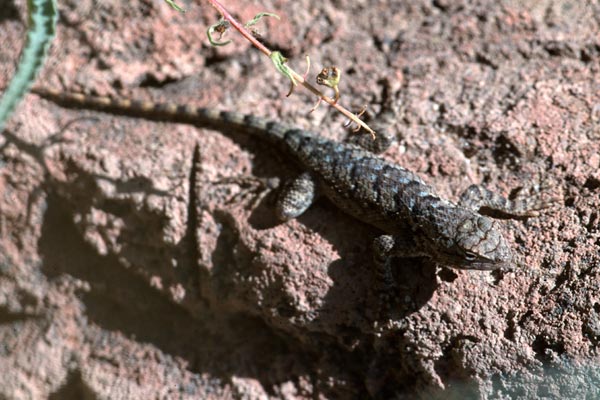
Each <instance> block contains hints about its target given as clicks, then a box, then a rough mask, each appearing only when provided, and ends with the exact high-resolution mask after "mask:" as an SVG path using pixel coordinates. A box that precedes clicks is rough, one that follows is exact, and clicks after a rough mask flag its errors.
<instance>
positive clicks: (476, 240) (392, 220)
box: [33, 88, 548, 288]
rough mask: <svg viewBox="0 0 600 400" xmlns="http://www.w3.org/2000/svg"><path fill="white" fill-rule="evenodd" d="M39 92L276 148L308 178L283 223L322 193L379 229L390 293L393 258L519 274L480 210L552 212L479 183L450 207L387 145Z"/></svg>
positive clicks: (171, 108) (279, 208)
mask: <svg viewBox="0 0 600 400" xmlns="http://www.w3.org/2000/svg"><path fill="white" fill-rule="evenodd" d="M33 92H34V93H36V94H37V95H39V96H41V97H43V98H45V99H47V100H50V101H53V102H55V103H57V104H60V105H64V106H72V107H76V108H90V109H96V110H100V111H106V112H112V113H117V114H124V115H129V116H134V117H143V118H146V119H153V120H156V119H159V120H168V121H172V122H183V123H190V124H193V125H195V126H198V127H202V128H209V129H215V130H219V131H221V132H222V133H225V134H227V133H228V132H231V131H236V132H244V133H247V134H250V135H254V136H256V137H259V138H260V139H262V140H265V141H267V142H269V143H271V144H272V145H273V146H274V147H275V148H277V149H279V150H280V151H282V152H284V153H285V154H286V155H287V156H288V157H289V158H290V159H292V160H293V161H294V163H295V164H296V165H297V166H298V167H299V169H300V170H301V171H302V172H301V173H300V174H299V175H298V176H297V177H296V178H294V179H292V180H290V181H289V182H287V183H286V184H285V185H284V186H283V188H282V190H281V193H280V195H279V199H278V201H277V203H276V206H275V214H276V215H277V217H278V218H279V219H280V220H281V221H288V220H290V219H293V218H296V217H298V216H300V215H301V214H302V213H304V212H305V211H306V210H307V209H308V208H309V207H310V206H311V204H313V202H314V201H315V200H316V199H317V197H318V196H319V195H324V196H325V197H327V198H328V199H329V200H330V201H331V202H332V203H333V204H334V205H335V206H336V207H338V208H339V209H341V210H342V211H344V212H345V213H347V214H349V215H351V216H352V217H354V218H357V219H359V220H361V221H363V222H365V223H367V224H370V225H372V226H374V227H376V228H378V229H379V230H381V231H382V232H383V233H382V234H381V235H379V236H377V237H376V238H374V240H373V246H372V247H373V261H374V264H375V266H376V268H377V273H378V274H379V276H380V280H381V282H383V283H382V286H383V287H386V288H387V287H390V286H393V282H392V280H393V278H392V274H391V271H390V268H391V267H390V260H391V259H392V258H393V257H429V258H431V259H433V260H434V261H435V262H437V263H441V264H444V265H447V266H450V267H455V268H459V269H478V270H497V269H512V267H513V261H514V257H513V252H512V249H511V247H510V245H509V243H508V241H507V240H506V238H505V237H504V236H503V234H502V227H501V225H500V224H499V221H496V220H495V219H492V218H491V217H490V216H488V215H484V214H482V213H481V212H480V211H481V210H482V208H485V209H488V210H492V211H495V212H498V213H500V214H501V215H502V216H504V217H506V218H526V217H534V216H537V215H539V211H540V210H542V209H544V208H546V207H548V204H547V203H544V202H542V201H540V200H539V199H538V198H536V197H533V196H532V197H528V198H524V199H516V200H509V199H507V198H505V197H502V196H500V195H498V194H496V193H494V192H492V191H490V190H488V189H486V188H484V187H482V186H479V185H471V186H470V187H468V188H467V189H466V190H465V191H464V193H463V194H462V196H461V197H460V200H459V201H458V202H452V201H450V200H448V199H445V198H443V197H442V196H440V195H438V194H437V192H436V190H435V189H434V187H433V186H431V185H429V184H427V183H426V182H425V181H424V180H423V179H422V178H421V177H420V176H418V175H417V174H415V173H413V172H411V171H410V170H408V169H406V168H404V167H402V166H400V165H398V164H395V163H392V162H390V161H387V160H386V159H385V158H383V157H381V155H379V154H378V153H381V152H383V151H384V150H386V149H387V148H388V147H389V145H390V144H391V141H389V140H388V141H387V142H386V141H385V140H379V141H377V143H371V144H369V145H365V141H363V142H362V145H361V144H357V143H359V142H358V141H355V143H352V142H351V141H347V142H337V141H333V140H329V139H327V138H324V137H323V136H321V135H319V134H317V133H314V132H311V131H308V130H303V129H298V128H294V127H292V126H290V125H287V124H284V123H281V122H277V121H268V120H266V119H263V118H260V117H257V116H254V115H250V114H241V113H238V112H229V111H218V110H216V109H210V108H204V107H193V106H190V105H176V104H170V103H155V102H147V101H137V100H128V99H113V98H109V97H95V96H90V95H85V94H79V93H70V92H62V91H55V90H49V89H42V88H35V89H33ZM377 136H378V137H381V138H386V136H385V135H383V134H378V135H377ZM366 143H368V142H366Z"/></svg>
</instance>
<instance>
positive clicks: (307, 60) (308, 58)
mask: <svg viewBox="0 0 600 400" xmlns="http://www.w3.org/2000/svg"><path fill="white" fill-rule="evenodd" d="M309 71H310V57H309V56H308V55H307V56H306V72H304V75H302V79H304V80H306V76H307V75H308V72H309ZM294 87H295V86H294V85H290V91H289V92H288V94H286V95H285V97H290V95H291V94H292V93H293V92H294ZM315 108H316V106H315ZM312 111H314V109H313V110H311V111H310V112H309V114H310V113H311V112H312Z"/></svg>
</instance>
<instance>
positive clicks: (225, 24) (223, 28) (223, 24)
mask: <svg viewBox="0 0 600 400" xmlns="http://www.w3.org/2000/svg"><path fill="white" fill-rule="evenodd" d="M230 26H231V24H230V23H229V21H226V20H224V19H223V18H221V19H220V20H219V22H217V23H216V24H213V25H211V26H209V27H208V29H207V30H206V36H208V41H209V42H210V44H211V45H213V46H225V45H227V44H229V43H231V40H227V41H225V42H219V41H217V40H215V39H214V38H213V36H212V35H213V33H215V32H217V33H218V34H219V39H218V40H221V38H222V37H223V35H224V34H225V33H226V32H227V30H228V29H229V27H230Z"/></svg>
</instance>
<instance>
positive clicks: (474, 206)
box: [459, 185, 554, 218]
mask: <svg viewBox="0 0 600 400" xmlns="http://www.w3.org/2000/svg"><path fill="white" fill-rule="evenodd" d="M553 202H554V200H553V199H550V200H544V199H542V197H541V196H540V195H537V194H534V195H529V196H520V197H517V198H516V199H514V200H509V199H507V198H506V197H503V196H500V195H499V194H497V193H494V192H492V191H490V190H488V189H486V188H484V187H483V186H479V185H471V186H469V187H468V188H467V189H466V190H465V191H464V192H463V194H462V195H461V197H460V201H459V204H460V205H461V206H463V207H465V208H469V209H471V210H473V211H475V212H480V210H481V209H482V208H483V209H486V208H487V209H489V210H491V211H492V212H495V213H499V214H500V217H504V218H524V217H536V216H538V215H539V214H540V212H541V210H544V209H546V208H549V207H551V206H552V204H553Z"/></svg>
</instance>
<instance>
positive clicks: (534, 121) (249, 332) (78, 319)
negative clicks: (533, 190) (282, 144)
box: [0, 0, 600, 399]
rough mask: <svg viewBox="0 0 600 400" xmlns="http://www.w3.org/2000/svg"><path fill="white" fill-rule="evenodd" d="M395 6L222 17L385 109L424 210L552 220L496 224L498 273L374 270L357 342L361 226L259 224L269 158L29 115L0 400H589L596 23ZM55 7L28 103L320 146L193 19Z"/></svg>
mask: <svg viewBox="0 0 600 400" xmlns="http://www.w3.org/2000/svg"><path fill="white" fill-rule="evenodd" d="M9 3H10V4H9V5H8V6H6V7H2V9H1V10H0V37H2V38H3V39H4V40H3V43H6V45H3V46H0V60H2V61H3V62H2V63H0V87H6V84H7V82H8V79H9V77H10V76H11V75H12V73H13V72H14V68H15V65H16V62H17V59H18V54H19V51H20V48H21V46H22V44H23V35H24V32H25V28H24V25H23V21H25V20H26V16H25V1H24V0H14V1H11V2H9ZM399 3H400V2H393V1H392V2H388V3H382V2H336V3H335V4H333V3H328V2H302V1H300V2H298V1H295V2H274V1H267V2H263V3H261V4H258V3H255V4H253V5H251V6H248V5H247V2H238V1H229V2H227V7H228V8H229V9H230V10H232V11H234V13H235V14H236V15H238V16H239V17H240V19H242V20H248V19H251V18H252V17H253V15H255V14H256V13H257V12H260V11H274V12H277V13H278V14H280V15H282V16H283V18H282V21H276V20H274V19H268V18H267V19H265V23H264V24H261V25H260V26H259V29H260V31H261V33H262V35H263V37H264V38H265V39H266V41H267V42H268V43H269V45H270V46H271V47H273V48H278V49H280V50H281V51H282V52H283V53H284V54H286V55H288V56H290V57H292V58H293V59H292V60H291V64H292V65H293V66H295V67H297V69H298V70H303V68H304V67H303V63H304V55H305V54H309V55H310V57H311V62H312V64H313V72H314V74H316V73H317V71H318V70H319V69H320V68H321V67H322V66H328V65H332V64H335V65H337V66H339V67H340V68H341V70H342V74H343V75H342V84H341V85H340V89H341V92H342V97H341V100H340V101H341V102H342V103H343V104H344V105H346V106H348V107H350V108H352V109H360V108H361V107H362V105H364V104H368V105H369V110H371V111H372V113H373V114H375V113H377V112H379V111H381V110H382V109H386V108H388V107H389V106H390V105H391V106H393V107H394V108H395V109H396V110H395V111H396V112H397V113H398V114H397V117H396V124H395V125H394V127H393V132H394V133H396V134H397V136H398V138H399V142H398V144H397V145H395V146H394V147H393V148H392V149H391V150H389V151H388V152H387V153H386V157H388V158H389V159H392V160H394V161H397V162H399V163H401V164H402V165H405V166H406V167H407V168H410V169H412V170H414V171H417V172H418V173H420V174H421V175H422V176H423V177H424V178H425V179H426V180H427V181H429V182H431V183H432V184H433V185H434V186H436V187H437V188H438V189H439V191H440V193H441V194H443V195H444V196H447V197H449V198H451V199H457V197H458V196H459V195H460V193H461V191H462V190H463V189H464V188H466V187H468V186H469V185H470V184H471V183H485V184H486V185H487V186H488V187H489V188H491V189H494V190H496V191H498V192H500V193H503V194H506V195H516V194H518V192H519V190H521V189H526V188H528V187H530V186H535V185H540V184H546V185H548V186H549V188H550V190H551V191H552V192H554V193H558V194H559V195H560V197H559V201H558V202H557V203H556V205H555V207H554V208H553V209H552V210H551V212H549V213H547V214H545V215H543V216H541V217H539V218H531V219H528V220H525V221H507V222H506V223H505V226H506V233H507V237H509V238H510V240H511V242H512V243H513V248H514V250H515V252H516V253H518V254H519V255H520V257H521V258H522V265H520V266H519V268H517V269H516V270H515V271H512V272H507V273H500V272H495V273H490V272H480V271H457V270H453V269H451V268H449V267H448V266H442V265H436V264H434V263H431V262H430V261H428V260H420V259H403V260H397V261H396V262H395V267H396V268H395V274H396V276H395V278H396V280H397V282H398V290H397V295H398V298H399V302H398V303H399V305H398V307H396V308H394V309H393V310H391V312H390V315H389V319H386V320H384V321H375V320H374V315H375V312H376V310H377V308H378V303H377V297H376V295H375V293H373V290H372V287H373V282H374V279H375V278H374V276H373V271H372V263H371V261H370V242H371V240H372V238H373V237H374V236H375V235H376V234H377V232H376V230H375V229H374V228H371V227H369V226H366V225H364V224H361V223H359V222H357V221H355V220H353V219H352V218H350V217H348V216H346V215H344V214H343V213H341V212H340V211H338V210H337V209H336V208H335V207H334V206H332V205H331V204H329V203H327V202H326V201H320V202H318V203H317V204H316V205H315V206H314V207H313V208H312V209H311V210H309V211H308V212H307V213H306V214H305V215H303V216H302V217H300V218H299V219H298V220H295V221H290V222H289V223H286V224H279V223H277V222H276V221H275V219H274V216H273V213H272V211H271V206H272V203H273V198H274V194H273V192H272V191H271V193H268V194H266V195H265V196H263V197H261V196H262V195H263V194H264V193H265V189H269V188H270V187H271V186H272V185H270V184H269V185H266V186H265V180H266V179H267V178H273V177H278V178H280V179H286V178H288V177H290V176H293V174H294V173H295V171H294V169H293V166H291V165H287V163H286V160H285V159H284V158H283V157H282V156H280V155H279V154H277V153H276V152H275V151H274V149H271V148H269V147H268V146H267V145H265V144H263V143H260V142H258V141H255V140H254V139H252V138H249V137H244V136H243V135H241V136H236V137H234V138H228V137H226V136H225V135H223V134H221V133H218V132H213V131H207V130H201V129H197V128H195V127H192V126H188V125H180V124H171V123H159V122H152V121H146V120H141V119H134V118H128V117H123V116H115V115H109V114H103V113H97V112H92V111H81V110H67V109H63V108H60V107H58V106H56V105H54V104H52V103H49V102H47V101H44V100H41V99H40V98H38V97H36V96H35V95H28V96H27V97H26V98H25V100H24V102H23V103H22V104H21V106H20V107H19V109H18V112H17V113H16V114H15V116H14V118H13V119H12V121H11V123H10V124H8V127H7V131H6V132H5V133H4V135H3V136H2V139H1V142H0V146H1V153H0V154H1V158H0V160H1V162H0V170H1V174H0V190H1V191H0V193H2V197H1V198H0V234H1V235H0V248H1V249H2V251H1V252H0V257H1V259H0V343H1V345H0V371H2V373H0V397H6V398H48V397H49V396H53V397H51V398H83V397H90V398H91V397H98V398H139V399H146V398H154V397H158V398H174V397H180V398H287V399H294V398H317V397H318V398H365V397H367V396H373V397H377V398H389V397H391V396H393V395H396V396H398V397H400V398H414V397H415V395H417V396H420V397H426V396H433V397H437V398H452V396H454V397H455V398H462V396H465V395H471V396H473V397H479V398H508V397H529V398H532V397H542V396H546V397H551V398H552V397H562V398H569V397H582V396H584V395H588V396H589V397H590V398H593V397H595V396H598V395H599V393H598V389H597V386H595V383H596V382H598V377H597V375H598V373H597V372H596V368H594V366H595V364H596V362H597V361H598V348H597V346H598V343H599V340H600V317H599V316H598V315H599V313H600V306H599V303H600V302H599V297H600V294H599V293H600V287H599V286H600V284H599V283H598V282H600V257H599V256H598V254H599V249H600V234H599V224H600V217H599V213H600V212H599V206H600V197H599V195H598V193H599V190H600V175H599V173H598V167H599V165H600V158H599V156H598V154H599V150H600V133H599V132H600V128H599V127H598V123H599V122H598V121H599V120H600V111H599V110H600V106H599V104H600V97H599V94H598V93H600V91H599V90H598V87H599V84H600V80H599V78H598V77H599V76H600V75H599V71H598V62H599V61H600V50H599V49H600V43H599V42H598V38H599V37H600V36H599V27H598V19H597V18H596V17H597V15H600V14H599V13H600V9H599V8H598V7H597V6H594V5H590V3H589V2H587V3H585V5H584V2H546V1H542V2H525V3H523V4H521V3H519V2H512V3H510V4H505V5H500V4H498V2H494V1H487V0H486V1H479V2H475V4H473V2H449V1H433V2H429V1H417V2H409V3H407V4H405V5H402V4H399ZM59 7H60V10H61V24H60V26H59V32H58V36H57V39H56V41H55V43H54V45H53V48H52V51H51V53H50V58H49V60H48V63H47V66H46V67H45V68H44V71H43V73H42V74H41V76H40V79H39V82H40V84H41V85H45V86H49V87H54V88H57V87H58V88H69V89H71V90H83V91H86V92H88V93H97V94H102V95H112V96H125V97H135V98H140V99H154V100H165V101H172V102H179V103H189V104H194V105H202V106H211V107H216V108H219V109H233V110H239V111H243V112H248V113H254V114H258V115H261V116H265V117H270V118H274V119H279V120H283V121H286V122H289V123H294V124H297V125H298V126H301V127H304V128H312V129H318V130H321V132H322V134H323V135H325V136H327V137H330V138H334V139H341V138H342V137H343V136H344V132H343V129H342V128H341V127H340V125H341V124H342V123H343V122H344V121H343V118H342V117H341V116H340V115H337V114H336V113H334V112H333V111H332V110H330V109H327V108H326V107H325V106H323V105H322V106H321V107H320V108H318V109H317V110H316V111H315V112H314V113H312V114H307V112H308V111H309V110H310V109H311V108H312V106H313V104H314V103H313V102H314V99H312V98H308V96H307V94H306V93H305V92H302V91H301V90H296V93H295V94H294V95H292V96H291V97H289V98H285V96H284V95H285V93H287V91H288V83H287V82H286V81H285V79H284V78H282V77H281V76H279V75H278V74H277V73H276V72H274V71H273V69H272V67H271V65H270V61H269V60H267V59H265V58H263V57H261V56H260V55H259V53H258V52H257V51H255V50H254V49H252V48H250V46H249V45H248V44H247V43H245V42H243V41H242V40H241V39H239V37H237V36H236V35H235V34H234V33H233V32H229V33H228V36H227V37H228V38H231V39H233V40H234V43H233V44H231V45H229V46H226V47H223V48H211V47H210V46H209V45H208V43H207V40H206V38H205V30H206V27H207V26H208V25H210V24H212V23H214V22H215V21H216V19H217V18H216V17H217V16H216V15H215V14H214V12H213V10H212V9H211V8H210V7H208V6H207V5H203V6H202V7H200V6H198V5H193V7H192V6H190V9H189V11H188V13H186V14H185V15H179V14H176V13H174V12H173V11H172V10H171V9H170V8H168V7H167V6H166V5H165V4H161V3H160V2H150V1H132V2H129V3H128V4H127V5H123V4H121V3H119V2H109V1H102V2H92V1H78V2H75V1H62V2H60V4H59ZM82 117H84V118H83V119H81V118H82ZM196 148H197V151H196V150H195V149H196ZM230 178H235V179H230ZM255 203H256V204H255Z"/></svg>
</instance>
